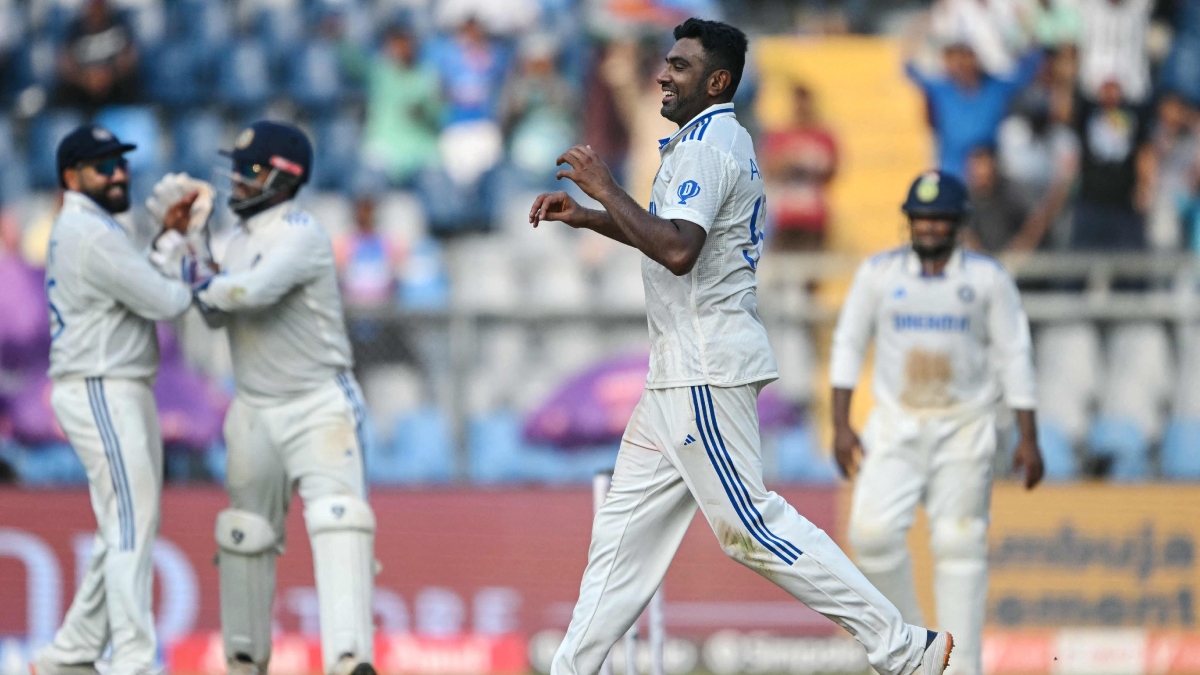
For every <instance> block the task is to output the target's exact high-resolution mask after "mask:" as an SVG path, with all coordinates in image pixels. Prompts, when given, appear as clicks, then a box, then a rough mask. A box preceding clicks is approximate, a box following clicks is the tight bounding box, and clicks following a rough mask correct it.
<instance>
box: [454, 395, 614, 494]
mask: <svg viewBox="0 0 1200 675" xmlns="http://www.w3.org/2000/svg"><path fill="white" fill-rule="evenodd" d="M468 427H469V431H468V447H469V452H470V470H471V478H472V480H474V481H476V482H479V483H529V482H536V483H550V484H556V483H557V484H561V483H583V482H587V481H589V480H591V478H592V476H594V475H596V473H597V472H600V471H606V470H612V467H613V464H614V463H615V462H616V454H617V446H616V444H613V445H612V446H604V447H596V448H589V449H583V450H578V451H573V452H569V453H568V452H561V451H558V450H555V449H553V448H548V447H535V446H529V445H528V444H527V443H525V440H524V439H523V438H522V436H521V424H520V420H519V418H518V417H517V416H516V415H515V414H513V413H511V412H507V411H501V412H495V413H492V414H490V415H486V416H482V417H477V418H475V419H473V420H471V421H470V423H469V425H468Z"/></svg>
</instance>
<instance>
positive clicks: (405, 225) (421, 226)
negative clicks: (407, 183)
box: [375, 190, 428, 242]
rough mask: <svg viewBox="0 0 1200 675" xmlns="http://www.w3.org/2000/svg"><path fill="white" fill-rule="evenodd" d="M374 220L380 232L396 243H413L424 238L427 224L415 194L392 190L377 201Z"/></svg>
mask: <svg viewBox="0 0 1200 675" xmlns="http://www.w3.org/2000/svg"><path fill="white" fill-rule="evenodd" d="M375 219H376V223H377V225H378V227H379V230H380V231H381V232H384V233H385V234H387V236H388V237H391V238H394V239H396V240H398V241H405V242H414V241H417V240H418V239H420V238H422V237H424V236H425V234H426V232H427V231H428V224H427V223H426V222H425V210H424V209H422V208H421V200H420V198H418V197H417V195H416V193H413V192H407V191H402V190H392V191H391V192H388V193H387V194H385V195H383V196H382V197H381V198H380V199H379V203H378V204H376V206H375Z"/></svg>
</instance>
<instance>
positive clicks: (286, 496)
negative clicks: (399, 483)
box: [224, 374, 374, 672]
mask: <svg viewBox="0 0 1200 675" xmlns="http://www.w3.org/2000/svg"><path fill="white" fill-rule="evenodd" d="M365 419H366V412H365V407H364V406H363V403H362V394H361V391H360V390H359V387H358V384H357V383H356V382H355V381H354V378H353V377H351V376H350V375H349V374H342V375H338V376H337V377H336V379H335V380H331V381H330V382H329V384H327V385H325V386H323V387H320V388H318V389H316V390H314V391H312V392H310V393H308V394H304V395H302V396H298V397H296V398H295V399H292V400H290V401H286V402H281V403H277V404H272V405H269V406H260V405H252V404H250V403H248V402H247V401H246V400H245V398H244V397H242V396H240V395H238V396H235V397H234V399H233V402H232V403H231V404H230V406H229V412H228V413H227V414H226V416H225V429H224V431H225V443H226V445H227V447H228V460H227V465H226V470H225V489H226V491H227V492H228V493H229V501H230V505H231V506H232V507H233V508H234V509H240V510H244V511H250V512H252V513H256V514H258V515H260V516H262V517H263V518H265V519H266V520H267V521H268V522H270V524H271V526H272V529H274V531H275V533H276V535H277V537H278V550H279V551H280V552H282V551H283V548H284V544H285V540H284V534H285V527H284V523H285V521H286V519H287V513H288V507H289V505H290V502H291V499H292V491H293V490H296V489H297V488H298V490H299V493H300V498H301V499H302V500H303V501H304V503H305V504H306V505H308V504H311V503H312V502H313V501H315V500H317V499H320V498H322V497H354V498H356V499H358V500H361V501H362V502H363V503H364V504H365V502H366V498H367V492H366V491H367V486H366V473H365V466H364V464H363V448H364V447H365V446H364V445H363V442H362V425H363V423H364V421H365ZM313 552H314V556H315V555H317V553H318V551H317V546H315V545H314V546H313ZM315 562H316V561H315V560H314V563H315ZM315 566H316V565H314V567H315ZM272 570H273V568H272ZM343 572H344V574H346V575H355V570H353V569H346V570H343ZM368 576H370V575H368ZM316 581H317V585H318V593H320V591H321V588H320V585H321V584H322V583H324V582H323V581H322V579H321V575H320V570H317V580H316ZM354 581H355V583H353V584H348V585H346V586H345V590H344V592H345V593H355V594H359V593H361V594H364V595H365V597H362V598H358V597H356V598H353V600H354V601H355V602H356V603H365V605H366V606H368V607H369V606H370V603H371V593H372V584H373V581H374V579H373V578H368V579H356V580H354ZM270 586H271V588H272V589H273V588H274V579H271V580H270ZM326 611H327V608H326V607H325V606H324V605H322V606H321V614H322V616H321V621H322V624H321V629H322V630H321V638H322V644H321V651H322V654H323V657H324V661H325V666H326V671H327V672H328V671H329V670H330V667H331V666H332V664H333V663H335V662H336V661H337V658H338V656H340V655H341V654H354V655H356V656H357V657H358V658H360V659H362V660H365V661H370V660H371V658H372V655H373V648H374V635H373V634H372V633H371V632H370V631H369V630H367V631H365V634H364V631H360V630H358V627H357V626H354V625H352V626H334V625H331V624H333V623H334V619H333V617H329V616H326ZM226 651H227V653H228V654H229V655H230V656H232V655H233V654H234V653H235V650H234V649H233V648H232V647H231V645H228V644H227V645H226Z"/></svg>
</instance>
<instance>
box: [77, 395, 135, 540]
mask: <svg viewBox="0 0 1200 675" xmlns="http://www.w3.org/2000/svg"><path fill="white" fill-rule="evenodd" d="M85 383H86V385H87V395H88V405H89V406H90V407H91V409H92V419H93V420H94V421H95V423H96V430H97V431H98V432H99V434H100V443H101V445H102V446H103V447H104V457H105V459H106V460H107V461H108V475H109V479H110V480H112V485H113V493H114V494H115V496H116V498H117V523H118V533H119V538H118V548H119V549H120V550H122V551H130V550H133V503H132V501H131V499H130V495H129V484H128V482H127V481H126V480H125V479H124V478H125V475H124V474H125V467H124V463H123V462H122V460H121V454H120V452H121V447H120V443H119V441H118V439H117V435H116V432H115V430H114V429H113V427H112V424H111V420H110V419H109V417H108V410H107V406H106V402H105V401H104V399H103V391H102V389H101V387H102V385H101V383H100V379H99V378H94V377H89V378H87V379H86V380H85Z"/></svg>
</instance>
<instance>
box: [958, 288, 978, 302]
mask: <svg viewBox="0 0 1200 675" xmlns="http://www.w3.org/2000/svg"><path fill="white" fill-rule="evenodd" d="M958 299H959V300H962V301H963V302H972V301H973V300H975V289H974V288H971V287H970V286H967V285H966V284H963V285H962V286H959V287H958Z"/></svg>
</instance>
